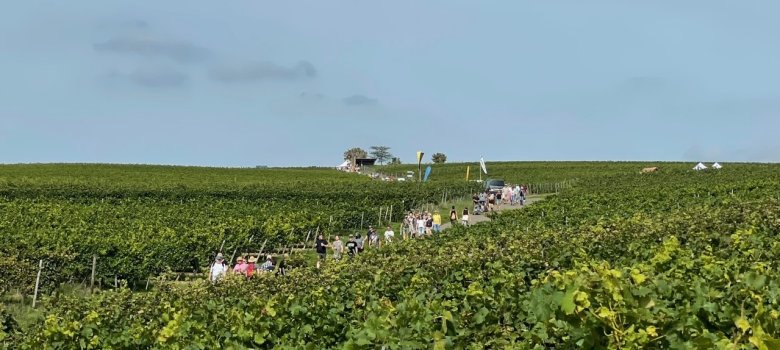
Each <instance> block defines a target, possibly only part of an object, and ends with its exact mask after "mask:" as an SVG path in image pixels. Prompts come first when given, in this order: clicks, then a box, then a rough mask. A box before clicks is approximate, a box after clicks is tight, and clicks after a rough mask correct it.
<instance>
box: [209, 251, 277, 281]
mask: <svg viewBox="0 0 780 350" xmlns="http://www.w3.org/2000/svg"><path fill="white" fill-rule="evenodd" d="M287 257H288V255H287V254H284V257H283V258H282V259H281V260H280V261H279V266H278V267H276V274H277V275H285V274H286V262H285V260H286V259H287ZM273 271H274V260H273V257H272V256H271V255H268V256H267V257H266V260H265V262H264V263H262V264H260V265H259V266H258V265H257V257H254V256H250V257H249V259H244V257H243V256H239V257H238V258H236V265H235V266H233V268H232V269H231V268H230V267H229V266H228V263H227V262H226V261H225V257H224V256H223V255H222V253H219V254H217V257H216V258H215V259H214V263H213V264H212V265H211V269H210V271H209V280H211V281H212V282H213V281H217V280H219V279H220V278H223V277H224V276H225V275H227V274H228V273H233V274H236V275H242V276H244V277H246V278H252V277H253V276H255V275H256V274H258V273H270V272H273Z"/></svg>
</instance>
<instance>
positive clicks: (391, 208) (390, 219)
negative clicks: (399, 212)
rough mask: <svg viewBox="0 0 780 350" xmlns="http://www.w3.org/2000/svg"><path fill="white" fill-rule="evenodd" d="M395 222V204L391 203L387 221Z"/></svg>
mask: <svg viewBox="0 0 780 350" xmlns="http://www.w3.org/2000/svg"><path fill="white" fill-rule="evenodd" d="M391 222H393V205H392V204H390V212H389V213H388V214H387V223H388V224H389V223H391Z"/></svg>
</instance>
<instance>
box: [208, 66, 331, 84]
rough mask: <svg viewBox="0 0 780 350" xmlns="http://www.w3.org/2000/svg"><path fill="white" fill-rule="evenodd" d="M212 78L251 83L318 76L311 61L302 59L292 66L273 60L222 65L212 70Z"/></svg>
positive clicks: (222, 80)
mask: <svg viewBox="0 0 780 350" xmlns="http://www.w3.org/2000/svg"><path fill="white" fill-rule="evenodd" d="M210 76H211V78H212V79H214V80H217V81H221V82H225V83H251V82H259V81H266V80H277V81H281V80H299V79H310V78H314V77H316V76H317V69H316V68H315V67H314V65H312V64H311V63H310V62H307V61H301V62H298V64H296V65H294V66H292V67H285V66H281V65H278V64H276V63H272V62H267V61H263V62H254V63H248V64H244V65H235V66H222V67H218V68H215V69H213V70H212V71H211V74H210Z"/></svg>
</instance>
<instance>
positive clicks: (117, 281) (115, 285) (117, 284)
mask: <svg viewBox="0 0 780 350" xmlns="http://www.w3.org/2000/svg"><path fill="white" fill-rule="evenodd" d="M117 287H119V280H117V278H116V275H114V289H116V288H117Z"/></svg>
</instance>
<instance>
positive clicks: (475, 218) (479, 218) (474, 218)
mask: <svg viewBox="0 0 780 350" xmlns="http://www.w3.org/2000/svg"><path fill="white" fill-rule="evenodd" d="M545 197H547V195H531V196H528V197H527V198H526V199H525V205H524V206H521V205H519V204H517V205H508V204H503V205H501V207H500V208H499V209H498V210H496V211H497V212H502V211H507V210H516V209H522V208H524V207H525V206H528V205H531V204H533V203H534V202H538V201H540V200H542V199H544V198H545ZM458 216H460V211H458ZM484 221H490V218H489V217H487V215H485V214H482V215H473V214H469V225H474V224H478V223H480V222H484ZM450 226H451V225H450V223H449V222H446V223H443V224H442V225H441V228H442V230H444V229H447V228H449V227H450Z"/></svg>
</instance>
